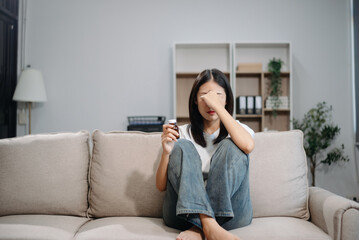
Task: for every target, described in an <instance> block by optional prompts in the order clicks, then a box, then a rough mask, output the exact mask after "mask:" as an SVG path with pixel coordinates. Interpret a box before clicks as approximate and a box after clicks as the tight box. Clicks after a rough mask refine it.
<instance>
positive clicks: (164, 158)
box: [156, 152, 170, 192]
mask: <svg viewBox="0 0 359 240" xmlns="http://www.w3.org/2000/svg"><path fill="white" fill-rule="evenodd" d="M169 158H170V155H169V154H167V153H164V152H162V155H161V162H160V165H159V166H158V168H157V173H156V187H157V189H158V190H159V191H161V192H163V191H165V190H166V186H167V168H168V162H169Z"/></svg>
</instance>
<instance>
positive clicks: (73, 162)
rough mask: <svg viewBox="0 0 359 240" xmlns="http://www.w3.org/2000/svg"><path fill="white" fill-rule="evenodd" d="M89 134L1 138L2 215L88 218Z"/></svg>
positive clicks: (0, 187) (0, 192)
mask: <svg viewBox="0 0 359 240" xmlns="http://www.w3.org/2000/svg"><path fill="white" fill-rule="evenodd" d="M89 160H90V157H89V133H88V132H86V131H82V132H78V133H58V134H41V135H29V136H25V137H18V138H10V139H2V140H0V216H4V215H11V214H61V215H76V216H85V215H86V210H87V207H88V204H87V193H88V181H87V175H88V166H89Z"/></svg>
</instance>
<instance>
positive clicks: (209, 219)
mask: <svg viewBox="0 0 359 240" xmlns="http://www.w3.org/2000/svg"><path fill="white" fill-rule="evenodd" d="M189 113H190V114H189V115H190V121H191V124H190V125H183V126H180V127H179V130H180V134H178V133H177V132H176V131H175V130H173V126H172V125H164V126H163V133H162V148H163V152H162V156H161V162H160V164H159V166H158V169H157V174H156V186H157V188H158V189H159V190H160V191H165V190H166V194H165V200H164V204H163V219H164V222H165V224H166V225H167V226H170V227H173V228H177V229H180V230H185V231H184V232H181V233H180V234H179V235H178V237H177V239H178V240H187V239H191V240H192V239H204V237H206V238H207V239H209V240H212V239H213V240H214V239H218V240H219V239H221V240H224V239H238V237H236V236H234V235H233V234H231V233H229V232H228V231H227V230H230V229H234V228H239V227H243V226H246V225H248V224H250V223H251V221H252V215H253V214H252V205H251V201H250V195H249V179H248V165H249V162H248V161H249V158H248V155H247V154H249V153H250V152H251V151H252V150H253V148H254V141H253V135H254V132H253V130H252V129H250V128H249V127H248V126H246V125H244V124H241V123H240V122H239V121H236V120H235V119H233V117H232V113H233V94H232V90H231V88H230V86H229V84H228V80H227V78H226V77H225V75H224V74H223V73H222V72H221V71H219V70H217V69H212V70H205V71H203V72H202V73H200V74H199V75H198V77H197V79H196V81H195V83H194V84H193V87H192V90H191V94H190V99H189ZM178 135H180V137H181V139H179V140H177V138H176V137H177V136H178Z"/></svg>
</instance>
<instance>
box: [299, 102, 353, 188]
mask: <svg viewBox="0 0 359 240" xmlns="http://www.w3.org/2000/svg"><path fill="white" fill-rule="evenodd" d="M331 112H332V106H327V104H326V102H320V103H318V104H317V105H316V107H314V108H312V109H310V110H309V111H308V112H307V113H306V114H305V115H304V118H303V120H302V121H299V120H297V119H293V127H294V128H295V129H300V130H302V131H303V133H304V149H305V153H306V155H307V157H308V162H309V167H310V173H311V175H312V186H315V171H316V169H317V167H319V166H321V165H324V164H328V165H331V164H332V163H335V162H338V161H344V162H347V161H349V158H348V156H344V144H342V145H341V147H339V148H338V147H336V148H332V149H331V151H329V152H327V151H325V150H326V149H328V147H330V146H331V144H332V143H333V140H334V139H335V138H336V137H337V136H338V135H339V133H340V128H339V127H338V125H335V124H333V123H332V122H331ZM325 152H327V153H326V157H325V158H324V159H321V160H320V159H319V157H320V156H323V155H324V156H325V154H324V153H325Z"/></svg>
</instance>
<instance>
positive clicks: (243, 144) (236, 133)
mask: <svg viewBox="0 0 359 240" xmlns="http://www.w3.org/2000/svg"><path fill="white" fill-rule="evenodd" d="M216 113H217V114H218V116H219V118H220V119H221V122H222V123H223V125H224V126H225V127H226V129H227V131H228V133H229V135H230V136H231V139H232V140H233V142H234V143H235V144H236V145H237V147H239V148H240V149H241V150H242V151H243V152H245V153H246V154H249V153H250V152H252V151H253V149H254V141H253V138H252V136H251V135H250V134H249V132H248V131H247V130H246V129H244V128H243V127H242V126H241V125H240V124H238V122H237V121H236V120H235V119H234V118H233V117H232V116H231V115H230V114H229V113H228V112H227V110H226V109H225V108H223V107H219V108H218V109H216Z"/></svg>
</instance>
